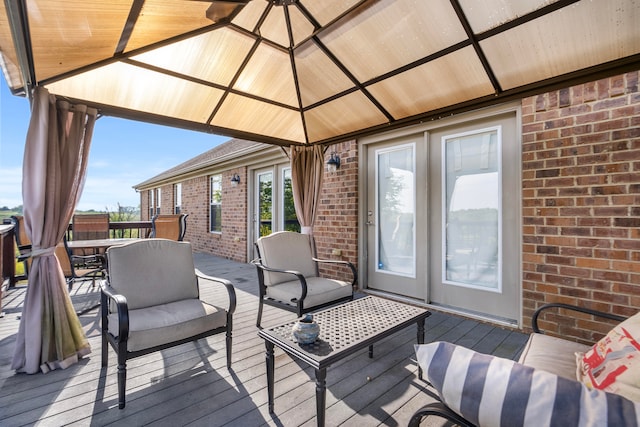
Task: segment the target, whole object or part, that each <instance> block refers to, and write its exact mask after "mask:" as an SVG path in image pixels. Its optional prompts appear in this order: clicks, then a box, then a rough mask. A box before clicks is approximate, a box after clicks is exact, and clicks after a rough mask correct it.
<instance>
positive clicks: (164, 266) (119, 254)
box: [107, 239, 198, 310]
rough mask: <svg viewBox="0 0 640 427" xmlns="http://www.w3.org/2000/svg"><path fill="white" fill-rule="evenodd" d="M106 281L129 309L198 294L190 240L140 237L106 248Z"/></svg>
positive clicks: (194, 296) (192, 296) (195, 296)
mask: <svg viewBox="0 0 640 427" xmlns="http://www.w3.org/2000/svg"><path fill="white" fill-rule="evenodd" d="M107 267H108V272H109V284H110V285H111V287H112V288H113V289H114V290H115V292H116V293H118V294H122V295H124V296H125V297H126V298H127V302H128V305H129V309H130V310H132V309H138V308H145V307H151V306H155V305H159V304H167V303H170V302H174V301H179V300H183V299H188V298H198V282H197V279H196V274H195V267H194V265H193V254H192V251H191V244H190V243H188V242H175V241H172V240H166V239H141V240H140V241H138V242H132V243H128V244H125V245H121V246H112V247H111V248H109V249H107Z"/></svg>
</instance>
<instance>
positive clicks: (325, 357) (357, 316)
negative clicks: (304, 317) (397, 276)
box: [258, 296, 431, 426]
mask: <svg viewBox="0 0 640 427" xmlns="http://www.w3.org/2000/svg"><path fill="white" fill-rule="evenodd" d="M430 315H431V312H429V311H428V310H427V309H425V308H422V307H417V306H413V305H409V304H405V303H401V302H396V301H392V300H388V299H384V298H378V297H374V296H367V297H364V298H359V299H356V300H354V301H351V302H348V303H344V304H340V305H337V306H334V307H331V308H328V309H326V310H322V311H319V312H317V313H314V314H313V320H314V321H316V322H317V323H318V325H320V334H319V335H318V338H317V339H316V340H315V342H313V343H311V344H299V343H297V342H296V341H295V339H294V337H293V334H292V330H291V328H292V327H293V325H294V323H295V322H289V323H285V324H282V325H278V326H274V327H272V328H267V329H261V330H260V331H258V335H259V336H260V337H261V338H263V339H264V340H265V346H266V363H267V392H268V394H269V412H270V413H273V412H274V377H275V367H274V346H278V347H279V348H281V349H282V350H284V352H285V353H287V354H288V355H289V356H291V357H292V358H294V359H296V360H300V361H302V362H304V363H306V364H307V365H309V366H311V367H313V368H314V369H315V374H316V413H317V418H316V420H317V425H318V426H324V423H325V405H326V388H327V385H326V377H327V368H328V367H329V365H332V364H333V363H335V362H338V361H340V360H342V359H344V358H345V357H347V356H349V355H351V354H353V353H355V352H357V351H359V350H361V349H364V348H366V347H369V357H373V344H374V343H376V342H378V341H380V340H381V339H383V338H385V337H387V336H389V335H391V334H394V333H396V332H398V331H400V330H402V329H404V328H406V327H408V326H409V325H412V324H414V323H415V324H416V325H417V341H418V344H423V343H424V322H425V319H426V318H427V317H429V316H430ZM418 376H419V377H422V371H421V370H420V368H419V367H418Z"/></svg>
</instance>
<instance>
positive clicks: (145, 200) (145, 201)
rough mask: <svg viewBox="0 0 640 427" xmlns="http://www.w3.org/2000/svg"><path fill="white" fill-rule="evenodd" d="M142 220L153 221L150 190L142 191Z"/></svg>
mask: <svg viewBox="0 0 640 427" xmlns="http://www.w3.org/2000/svg"><path fill="white" fill-rule="evenodd" d="M140 220H141V221H151V218H149V190H142V191H140Z"/></svg>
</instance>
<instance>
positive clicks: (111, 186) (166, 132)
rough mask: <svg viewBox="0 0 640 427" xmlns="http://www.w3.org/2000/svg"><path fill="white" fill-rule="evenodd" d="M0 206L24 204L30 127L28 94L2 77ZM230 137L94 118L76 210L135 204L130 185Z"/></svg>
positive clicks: (114, 119)
mask: <svg viewBox="0 0 640 427" xmlns="http://www.w3.org/2000/svg"><path fill="white" fill-rule="evenodd" d="M0 74H1V73H0ZM0 80H1V81H0V207H3V206H7V207H9V208H13V207H15V206H18V205H21V204H22V184H21V183H22V158H23V155H24V144H25V138H26V135H27V129H28V127H29V116H30V106H29V101H28V100H27V99H26V98H21V97H17V96H14V95H11V92H10V91H9V88H8V86H7V84H6V81H5V80H4V76H3V77H2V78H0ZM228 139H229V138H228V137H223V136H218V135H211V134H206V133H201V132H191V131H186V130H182V129H176V128H171V127H167V126H159V125H152V124H147V123H142V122H136V121H132V120H124V119H118V118H114V117H102V118H100V119H98V121H97V122H96V126H95V129H94V132H93V138H92V142H91V151H90V153H89V166H88V174H87V180H86V182H85V186H84V191H83V193H82V198H81V199H80V203H79V205H78V206H77V209H80V210H88V209H95V210H105V209H109V210H115V209H117V205H118V204H120V205H121V206H136V207H137V206H138V205H139V204H140V196H139V194H137V193H136V192H135V190H134V189H133V188H132V186H134V185H136V184H139V183H140V182H142V181H145V180H146V179H149V178H151V177H153V176H155V175H157V174H158V173H160V172H163V171H165V170H167V169H169V168H171V167H173V166H176V165H178V164H180V163H182V162H184V161H185V160H188V159H190V158H192V157H195V156H197V155H198V154H201V153H203V152H205V151H207V150H209V149H211V148H213V147H215V146H216V145H219V144H220V143H222V142H224V141H227V140H228Z"/></svg>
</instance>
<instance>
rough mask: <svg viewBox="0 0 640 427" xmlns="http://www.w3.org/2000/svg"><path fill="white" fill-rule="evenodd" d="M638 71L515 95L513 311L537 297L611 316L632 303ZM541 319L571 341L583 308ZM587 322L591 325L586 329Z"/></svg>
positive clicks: (580, 328) (638, 207) (586, 336)
mask: <svg viewBox="0 0 640 427" xmlns="http://www.w3.org/2000/svg"><path fill="white" fill-rule="evenodd" d="M638 74H639V73H638V72H630V73H627V74H623V75H619V76H615V77H611V78H607V79H602V80H598V81H595V82H589V83H585V84H580V85H576V86H573V87H570V88H566V89H561V90H557V91H553V92H548V93H545V94H541V95H537V96H532V97H529V98H525V99H523V101H522V144H523V145H522V174H523V176H522V208H523V211H522V212H523V215H522V224H523V225H522V227H523V229H522V239H523V246H522V257H523V265H522V270H523V280H522V286H523V314H524V318H525V319H526V321H525V325H528V324H530V322H529V321H528V319H530V318H531V315H532V313H533V311H534V310H535V309H536V308H538V307H539V306H541V305H542V304H544V303H548V302H562V303H568V304H578V305H582V306H587V307H591V308H594V309H597V310H602V311H606V312H612V313H616V314H620V315H625V316H628V315H632V314H634V313H636V312H637V307H638V306H639V305H640V262H639V261H640V240H638V238H639V237H640V228H639V227H640V93H639V92H638ZM544 326H545V328H549V329H550V330H552V331H554V332H556V333H558V334H561V335H564V336H570V337H573V338H575V339H577V340H587V341H590V340H593V339H594V338H597V337H598V335H599V334H601V333H604V332H606V331H608V330H609V329H610V326H609V325H607V324H597V323H594V322H593V321H591V320H590V317H589V316H581V315H577V316H573V321H572V322H570V323H563V324H559V323H557V322H556V321H555V318H554V317H547V318H546V320H545V321H544ZM593 331H596V332H595V333H594V332H593Z"/></svg>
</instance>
